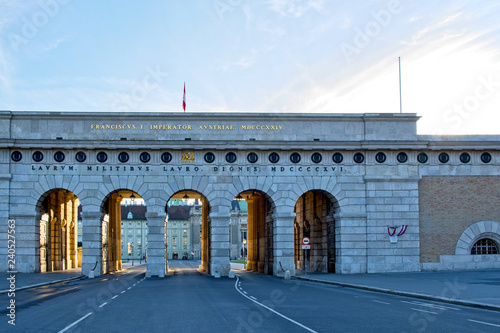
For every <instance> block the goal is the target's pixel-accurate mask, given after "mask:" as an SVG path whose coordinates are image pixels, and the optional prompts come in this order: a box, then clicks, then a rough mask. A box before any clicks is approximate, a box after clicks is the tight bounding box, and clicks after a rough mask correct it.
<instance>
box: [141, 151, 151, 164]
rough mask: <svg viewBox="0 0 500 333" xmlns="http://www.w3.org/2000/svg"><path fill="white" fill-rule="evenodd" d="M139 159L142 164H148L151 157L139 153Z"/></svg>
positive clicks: (144, 153) (146, 153)
mask: <svg viewBox="0 0 500 333" xmlns="http://www.w3.org/2000/svg"><path fill="white" fill-rule="evenodd" d="M139 159H140V160H141V162H142V163H148V162H149V161H151V155H149V153H148V152H143V153H141V155H139Z"/></svg>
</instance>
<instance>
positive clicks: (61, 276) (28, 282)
mask: <svg viewBox="0 0 500 333" xmlns="http://www.w3.org/2000/svg"><path fill="white" fill-rule="evenodd" d="M12 275H14V274H8V273H0V294H4V293H6V292H8V291H9V287H10V281H9V280H7V278H9V277H11V276H12ZM81 277H82V270H81V268H75V269H69V270H67V271H56V272H48V273H17V274H15V286H16V290H23V289H28V288H33V287H37V286H44V285H48V284H54V283H59V282H63V281H70V280H76V279H79V278H81Z"/></svg>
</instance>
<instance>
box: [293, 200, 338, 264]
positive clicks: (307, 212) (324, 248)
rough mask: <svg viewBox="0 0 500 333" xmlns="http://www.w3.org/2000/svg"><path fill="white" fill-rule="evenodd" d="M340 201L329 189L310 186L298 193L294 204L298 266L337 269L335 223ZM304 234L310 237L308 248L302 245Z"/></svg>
mask: <svg viewBox="0 0 500 333" xmlns="http://www.w3.org/2000/svg"><path fill="white" fill-rule="evenodd" d="M336 209H338V202H337V200H336V199H335V197H334V196H333V195H331V194H330V193H329V192H326V191H322V190H311V191H307V192H306V193H304V194H303V195H302V196H300V197H299V199H298V200H297V202H296V204H295V209H294V212H295V214H296V215H295V220H294V244H295V246H294V249H295V251H294V253H295V256H294V257H295V267H296V269H297V270H304V269H305V268H306V262H307V270H308V271H311V272H325V273H326V272H329V273H335V263H336V237H335V234H336V225H335V219H334V213H335V210H336ZM304 238H308V239H309V240H310V244H309V245H308V246H309V249H303V246H302V241H303V239H304Z"/></svg>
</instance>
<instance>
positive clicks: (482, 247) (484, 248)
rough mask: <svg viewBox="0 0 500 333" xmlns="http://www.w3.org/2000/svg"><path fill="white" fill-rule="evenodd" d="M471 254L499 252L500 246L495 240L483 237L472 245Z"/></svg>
mask: <svg viewBox="0 0 500 333" xmlns="http://www.w3.org/2000/svg"><path fill="white" fill-rule="evenodd" d="M470 254H498V246H497V244H496V243H495V242H494V241H493V240H491V239H489V238H483V239H480V240H478V241H477V242H476V244H474V246H472V249H471V251H470Z"/></svg>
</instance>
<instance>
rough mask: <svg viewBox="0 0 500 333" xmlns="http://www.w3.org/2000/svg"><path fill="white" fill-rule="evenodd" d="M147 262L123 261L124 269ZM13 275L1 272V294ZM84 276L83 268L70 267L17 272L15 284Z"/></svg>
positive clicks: (29, 285)
mask: <svg viewBox="0 0 500 333" xmlns="http://www.w3.org/2000/svg"><path fill="white" fill-rule="evenodd" d="M145 265H146V263H145V262H144V260H143V261H142V263H140V262H139V260H137V261H136V262H135V263H134V265H132V263H131V262H124V263H122V270H123V271H126V270H127V269H130V268H133V267H137V266H145ZM10 276H12V274H8V273H0V294H5V293H7V292H9V288H10V281H9V280H7V278H9V277H10ZM83 277H84V276H83V275H82V269H81V268H74V269H68V270H65V271H56V272H47V273H16V274H15V286H16V290H17V291H19V290H23V289H29V288H34V287H40V286H46V285H50V284H55V283H60V282H64V281H71V280H77V279H81V278H83Z"/></svg>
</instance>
